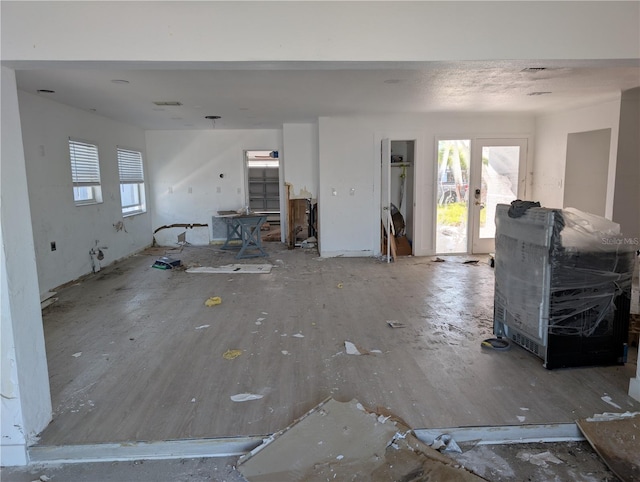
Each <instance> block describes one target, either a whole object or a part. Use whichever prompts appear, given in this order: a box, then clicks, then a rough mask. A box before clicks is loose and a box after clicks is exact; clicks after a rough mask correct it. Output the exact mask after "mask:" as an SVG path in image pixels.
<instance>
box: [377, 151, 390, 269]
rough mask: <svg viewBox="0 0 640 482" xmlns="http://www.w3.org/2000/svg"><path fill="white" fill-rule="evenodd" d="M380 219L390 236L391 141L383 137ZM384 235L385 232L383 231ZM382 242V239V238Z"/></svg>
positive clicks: (387, 250)
mask: <svg viewBox="0 0 640 482" xmlns="http://www.w3.org/2000/svg"><path fill="white" fill-rule="evenodd" d="M380 221H382V226H384V232H385V233H388V236H390V234H389V233H390V229H391V141H390V140H389V139H382V142H381V145H380ZM381 237H384V233H381ZM380 241H381V242H382V239H381V240H380ZM386 246H387V249H386V253H382V254H383V255H386V256H387V262H389V261H391V243H390V242H387V244H386Z"/></svg>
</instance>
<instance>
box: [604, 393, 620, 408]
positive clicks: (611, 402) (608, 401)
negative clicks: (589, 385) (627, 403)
mask: <svg viewBox="0 0 640 482" xmlns="http://www.w3.org/2000/svg"><path fill="white" fill-rule="evenodd" d="M600 398H601V399H602V401H603V402H607V403H608V404H609V405H611V406H613V407H616V408H617V409H618V410H621V409H622V407H621V406H620V405H618V404H617V403H615V402H614V401H613V400H611V397H610V396H609V395H605V396H604V397H600Z"/></svg>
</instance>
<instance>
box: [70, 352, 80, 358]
mask: <svg viewBox="0 0 640 482" xmlns="http://www.w3.org/2000/svg"><path fill="white" fill-rule="evenodd" d="M80 355H82V352H81V351H79V352H78V353H74V354H73V355H71V356H72V357H74V358H78V357H79V356H80Z"/></svg>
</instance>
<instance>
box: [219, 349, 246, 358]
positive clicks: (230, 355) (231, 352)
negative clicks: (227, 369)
mask: <svg viewBox="0 0 640 482" xmlns="http://www.w3.org/2000/svg"><path fill="white" fill-rule="evenodd" d="M240 355H242V350H227V351H225V352H224V353H223V354H222V358H224V359H225V360H233V359H234V358H238V357H239V356H240Z"/></svg>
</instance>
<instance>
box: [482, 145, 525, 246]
mask: <svg viewBox="0 0 640 482" xmlns="http://www.w3.org/2000/svg"><path fill="white" fill-rule="evenodd" d="M526 160H527V139H475V140H474V142H473V146H472V154H471V186H470V189H469V210H470V213H469V214H470V216H469V218H470V226H469V227H470V231H471V246H470V248H471V249H470V252H471V253H478V254H480V253H491V252H493V251H494V249H495V234H496V225H495V214H496V206H497V205H498V204H510V203H511V202H512V201H514V200H516V199H523V198H524V197H525V195H526V193H525V189H526V173H527V171H526Z"/></svg>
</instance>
